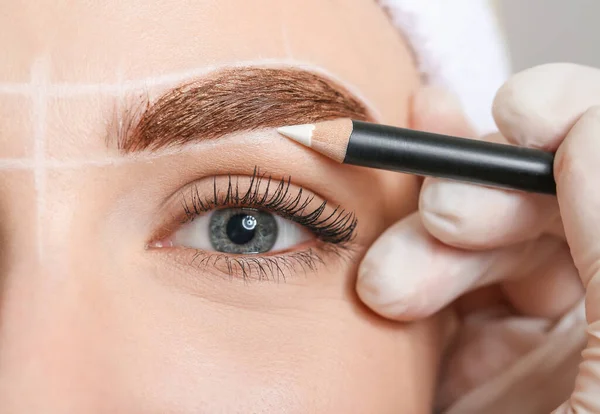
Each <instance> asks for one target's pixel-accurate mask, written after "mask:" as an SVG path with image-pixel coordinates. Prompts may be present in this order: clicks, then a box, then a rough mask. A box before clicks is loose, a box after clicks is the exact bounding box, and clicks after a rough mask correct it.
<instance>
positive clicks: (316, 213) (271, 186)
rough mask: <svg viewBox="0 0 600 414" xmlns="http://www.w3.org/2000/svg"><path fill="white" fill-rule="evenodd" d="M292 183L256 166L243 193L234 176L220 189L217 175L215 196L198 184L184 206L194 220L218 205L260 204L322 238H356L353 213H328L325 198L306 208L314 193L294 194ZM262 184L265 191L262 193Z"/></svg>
mask: <svg viewBox="0 0 600 414" xmlns="http://www.w3.org/2000/svg"><path fill="white" fill-rule="evenodd" d="M290 186H291V177H287V178H282V179H279V180H274V179H273V178H272V177H271V176H270V175H268V176H267V175H266V174H264V173H261V172H260V171H259V169H258V167H255V168H254V172H253V174H252V176H251V177H250V184H249V186H248V189H247V190H246V191H245V192H244V193H243V194H242V193H240V189H239V182H238V180H237V179H235V180H232V178H231V176H228V184H227V191H226V192H225V194H223V193H222V192H219V190H218V187H217V178H215V179H214V181H213V191H212V193H213V194H212V197H211V196H208V197H202V196H201V195H200V193H199V191H198V188H195V187H192V189H191V191H190V197H189V201H188V199H186V197H183V201H182V204H183V210H184V212H185V214H186V216H187V219H188V220H193V219H194V218H195V217H196V216H198V215H200V214H202V213H205V212H208V211H210V210H211V209H214V208H217V207H231V206H236V207H254V208H260V209H264V210H267V211H269V212H273V213H276V214H278V215H280V216H281V217H283V218H285V219H288V220H291V221H294V222H296V223H298V224H300V225H302V226H305V227H306V228H307V229H309V230H310V231H312V232H313V233H314V234H315V236H316V237H317V238H318V239H319V240H321V241H323V242H326V243H331V244H335V245H345V244H347V243H349V242H351V241H352V240H353V238H354V233H355V230H356V226H357V219H356V216H355V215H354V213H352V212H347V211H345V210H343V209H342V208H341V207H340V206H337V207H336V208H335V209H334V210H333V211H332V212H331V213H329V214H326V213H325V210H326V207H327V202H326V201H323V202H322V203H321V204H319V206H317V207H316V208H313V209H311V211H308V212H307V209H308V207H309V206H310V205H311V203H312V201H313V200H314V196H312V195H308V196H306V197H305V196H304V194H305V192H304V191H303V189H302V188H300V189H298V190H297V191H296V192H295V194H292V190H291V189H290ZM263 187H264V190H263V191H264V192H263V193H262V194H261V188H263ZM232 260H237V259H232ZM240 267H241V266H240Z"/></svg>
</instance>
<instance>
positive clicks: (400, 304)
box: [357, 64, 600, 414]
mask: <svg viewBox="0 0 600 414" xmlns="http://www.w3.org/2000/svg"><path fill="white" fill-rule="evenodd" d="M493 111H494V116H495V119H496V122H497V125H498V127H499V130H500V133H499V134H496V135H494V136H490V137H486V138H485V139H489V140H495V141H508V142H510V143H513V144H518V145H523V146H529V147H534V148H543V149H546V150H551V151H554V150H556V151H557V155H556V161H555V166H554V172H555V176H556V181H557V197H556V198H554V197H550V196H539V195H532V194H524V193H517V192H512V191H504V190H497V189H490V188H483V187H477V186H473V185H469V184H462V183H454V182H449V181H444V180H439V179H431V178H429V179H426V180H425V182H424V184H423V188H422V190H421V196H420V204H419V211H418V213H415V214H413V215H411V216H408V217H407V218H405V219H403V220H401V221H400V222H398V223H396V224H395V225H394V226H392V227H391V228H389V229H388V230H387V231H386V232H385V233H384V234H383V235H382V236H381V237H380V238H379V240H377V241H376V242H375V243H374V245H373V246H372V247H371V248H370V250H369V252H368V253H367V255H366V257H365V259H364V261H363V263H362V265H361V268H360V271H359V280H358V284H357V289H358V293H359V295H360V297H361V298H362V300H363V301H364V302H365V303H366V304H368V306H370V307H371V308H372V309H373V310H374V311H376V312H378V313H379V314H381V315H383V316H385V317H387V318H391V319H394V320H401V321H413V320H419V319H420V318H423V317H427V316H429V315H431V314H434V313H435V312H438V311H439V310H440V309H442V308H444V307H446V306H449V305H452V307H453V308H454V309H455V310H456V311H457V313H458V314H460V316H462V317H463V318H466V316H465V315H466V314H469V313H472V312H473V311H474V310H478V311H481V310H482V309H485V308H486V307H492V306H495V305H498V304H500V303H504V304H508V305H509V306H510V307H511V308H512V312H510V313H509V314H507V315H506V318H514V317H515V316H520V317H522V318H524V319H525V318H537V319H538V320H540V319H545V320H547V321H548V323H551V322H552V321H553V320H555V319H557V318H558V317H560V316H561V315H562V314H564V313H565V312H566V311H567V310H569V309H570V308H571V307H573V306H574V305H576V304H577V302H578V301H580V300H581V299H582V298H583V297H584V296H585V303H586V316H587V332H588V344H587V349H586V350H585V351H584V352H583V353H582V356H583V362H582V363H581V365H580V367H579V375H578V376H577V379H576V386H575V389H574V391H573V393H572V395H571V396H570V397H569V398H568V399H567V397H568V393H570V392H571V391H570V390H571V389H572V388H567V389H566V391H567V392H566V394H567V395H562V394H560V393H559V394H555V393H552V392H549V394H548V395H544V394H543V392H542V395H540V396H539V401H538V402H537V403H536V404H534V405H529V407H530V408H528V409H525V408H522V409H523V411H515V410H518V409H519V403H518V401H513V402H511V404H513V405H510V407H512V409H511V411H510V412H523V413H531V412H539V413H543V412H550V411H551V410H553V409H556V410H555V411H554V412H555V413H560V414H563V413H597V412H600V362H599V361H598V357H597V356H598V353H599V352H600V341H599V340H598V337H599V336H600V236H599V235H600V191H599V187H598V183H599V182H600V71H599V70H597V69H593V68H588V67H581V66H576V65H570V64H554V65H545V66H541V67H537V68H533V69H530V70H527V71H524V72H522V73H519V74H517V75H515V76H514V77H513V78H512V79H510V80H509V81H508V82H507V83H506V84H505V85H504V86H503V87H502V88H501V89H500V91H499V92H498V95H497V97H496V100H495V103H494V108H493ZM459 112H460V108H458V107H454V109H451V110H448V111H447V114H449V115H451V116H450V117H448V118H447V119H448V120H449V121H448V125H452V127H453V128H455V129H456V130H457V131H462V132H463V133H465V134H469V133H471V130H470V128H469V125H468V123H467V122H466V121H464V118H463V122H458V123H457V119H460V118H459V117H457V116H456V115H457V114H458V113H459ZM400 263H401V264H402V271H399V267H398V264H400ZM465 306H466V307H465ZM507 320H508V319H507ZM498 321H499V323H501V320H500V319H498ZM465 326H466V324H462V325H461V328H465ZM547 326H548V325H547ZM485 328H486V327H485V326H483V327H482V329H480V330H479V331H478V332H474V333H473V334H472V335H471V339H472V343H471V344H469V343H466V344H465V343H462V347H458V349H456V348H455V349H454V350H455V353H456V355H455V359H456V358H458V360H455V361H454V362H455V364H454V367H455V368H457V369H454V370H450V371H448V373H447V374H448V375H449V377H447V378H444V379H443V382H442V384H446V385H447V384H451V385H452V389H451V390H449V389H448V387H447V386H446V391H449V392H448V393H447V394H446V395H442V396H441V398H443V401H442V405H443V406H446V407H447V406H449V405H451V403H453V402H455V401H456V400H457V399H459V398H460V397H461V396H463V395H465V394H466V393H467V392H468V391H470V390H472V389H474V388H476V387H477V386H478V385H480V384H482V383H484V382H485V381H486V380H487V379H490V378H493V376H494V375H495V374H496V373H498V372H499V371H500V370H502V369H505V368H506V367H507V366H509V365H510V364H511V363H512V362H514V361H515V360H517V359H518V358H520V357H522V356H523V355H524V353H525V352H526V349H530V348H527V347H524V348H523V355H522V354H520V353H519V352H515V351H514V349H509V348H508V344H510V343H514V340H515V338H508V337H507V336H503V335H498V331H496V332H493V331H492V330H490V329H488V330H486V329H485ZM583 330H584V327H581V328H580V332H582V333H583ZM540 334H541V335H540V337H539V338H538V341H537V342H538V343H543V338H544V337H543V326H542V325H540ZM573 335H575V336H577V335H578V334H577V333H576V332H575V333H574V334H573ZM474 343H478V344H480V346H471V347H469V345H473V344H474ZM575 364H576V362H575ZM552 379H554V380H555V381H560V378H552V372H550V373H546V372H544V370H543V366H540V373H539V375H538V377H537V378H536V377H535V376H533V377H532V378H531V381H532V382H537V383H538V384H543V383H544V381H548V380H552ZM526 386H528V384H526ZM544 389H545V388H543V386H542V388H541V390H542V391H543V390H544ZM546 389H547V390H552V388H546ZM443 390H444V386H443V387H442V391H443ZM539 390H540V389H538V391H539ZM562 391H565V389H562ZM561 395H562V396H561ZM557 398H562V399H559V400H557ZM564 399H567V400H566V401H564ZM563 401H564V403H563ZM561 403H562V405H560V404H561ZM502 404H503V402H502V401H498V402H497V403H496V404H495V405H494V407H491V408H497V407H502V406H503V405H502ZM559 405H560V407H559V408H557V407H558V406H559ZM531 407H537V409H536V410H533V409H532V408H531ZM498 410H499V411H493V409H492V411H486V412H494V413H495V412H506V411H502V410H501V409H500V408H498ZM453 412H454V411H453ZM456 412H460V413H463V412H471V411H468V410H467V411H460V410H458V411H456Z"/></svg>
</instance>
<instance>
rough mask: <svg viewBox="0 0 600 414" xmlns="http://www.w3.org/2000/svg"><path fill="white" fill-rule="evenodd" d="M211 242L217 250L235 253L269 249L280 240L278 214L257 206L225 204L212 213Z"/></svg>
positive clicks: (266, 250) (259, 251) (253, 252)
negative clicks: (247, 206)
mask: <svg viewBox="0 0 600 414" xmlns="http://www.w3.org/2000/svg"><path fill="white" fill-rule="evenodd" d="M209 232H210V235H209V237H210V243H211V244H212V246H213V247H214V249H215V250H217V251H219V252H223V253H232V254H257V253H265V252H268V251H269V250H271V249H272V248H273V246H274V245H275V242H276V241H277V233H278V227H277V222H276V220H275V217H274V216H273V215H272V214H270V213H267V212H264V211H261V210H257V209H253V208H224V209H220V210H216V211H214V212H213V214H212V215H211V219H210V224H209Z"/></svg>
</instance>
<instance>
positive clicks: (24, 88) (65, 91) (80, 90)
mask: <svg viewBox="0 0 600 414" xmlns="http://www.w3.org/2000/svg"><path fill="white" fill-rule="evenodd" d="M240 67H272V68H295V69H303V70H306V71H309V72H313V73H316V74H319V75H322V76H325V77H326V78H329V79H331V80H333V81H335V82H337V83H339V84H340V85H342V86H344V87H345V88H346V89H348V91H350V93H352V94H353V95H354V96H356V97H357V98H359V99H360V100H361V101H362V103H363V104H364V105H365V106H366V107H367V109H368V110H369V112H370V113H371V114H372V115H373V116H374V118H375V121H379V120H381V115H380V112H379V111H377V110H376V109H375V107H374V106H373V105H372V104H371V103H370V101H369V100H367V99H366V98H365V97H364V96H363V95H362V94H361V93H360V92H359V91H358V90H357V88H355V87H354V86H352V85H350V84H348V83H347V82H345V81H344V80H342V79H340V78H339V77H337V76H336V75H334V74H332V73H330V72H329V71H327V70H325V69H323V68H321V67H320V66H316V65H313V64H311V63H307V62H303V61H299V60H295V59H262V60H247V61H239V62H231V63H223V64H218V65H212V66H206V67H203V68H200V69H192V70H188V71H182V72H174V73H170V74H166V75H161V76H155V77H147V78H142V79H136V80H126V81H123V82H117V83H53V84H52V83H49V84H46V85H45V87H46V97H70V96H78V95H86V94H104V95H113V96H121V94H123V93H124V92H131V91H138V90H139V91H144V90H147V89H148V88H151V87H168V86H175V85H178V84H180V83H182V82H185V81H189V80H191V79H194V78H198V77H201V76H206V75H208V74H210V73H213V72H216V71H219V70H223V69H226V68H240ZM33 86H34V85H31V84H19V83H14V84H13V83H0V93H6V94H29V93H32V87H33ZM33 93H35V91H33Z"/></svg>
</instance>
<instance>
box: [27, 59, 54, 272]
mask: <svg viewBox="0 0 600 414" xmlns="http://www.w3.org/2000/svg"><path fill="white" fill-rule="evenodd" d="M49 73H50V65H49V60H48V59H46V58H43V57H42V58H40V59H38V60H37V61H35V62H34V64H33V65H32V68H31V86H32V88H33V91H32V93H33V108H32V115H33V123H34V125H33V141H34V142H33V147H34V156H33V163H34V168H33V171H34V182H35V193H36V213H37V214H36V217H37V223H36V228H37V253H38V260H40V261H42V260H43V258H44V243H43V237H44V225H43V223H44V222H45V220H44V218H45V214H46V165H45V153H46V111H47V104H48V97H47V95H46V94H47V89H46V88H47V84H48V75H49Z"/></svg>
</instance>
